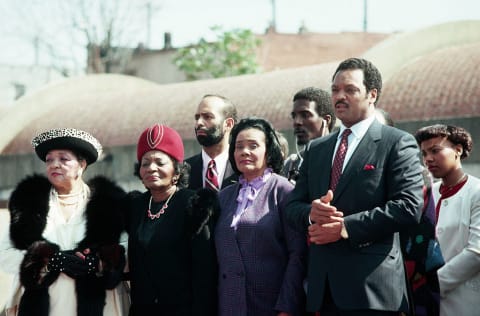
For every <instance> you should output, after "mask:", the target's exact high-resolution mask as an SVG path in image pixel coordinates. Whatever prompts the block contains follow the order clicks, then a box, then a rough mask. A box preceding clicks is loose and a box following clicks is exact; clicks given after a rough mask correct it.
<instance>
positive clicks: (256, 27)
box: [0, 0, 480, 64]
mask: <svg viewBox="0 0 480 316" xmlns="http://www.w3.org/2000/svg"><path fill="white" fill-rule="evenodd" d="M2 1H10V0H2ZM12 1H13V0H12ZM16 1H17V0H15V2H16ZM42 1H43V3H48V1H49V0H42ZM42 1H40V3H42ZM132 1H140V0H132ZM143 1H145V0H143ZM158 1H159V2H160V3H161V4H160V5H157V7H156V9H155V11H154V14H153V18H152V19H151V24H150V25H151V30H152V31H151V36H150V38H148V36H147V34H148V33H147V32H146V31H145V30H146V29H147V28H146V27H144V28H143V30H142V31H138V34H136V36H135V40H137V39H138V40H137V42H143V43H146V44H148V43H149V44H150V47H152V48H161V47H162V46H163V34H164V32H170V33H171V34H172V43H173V46H174V47H180V46H185V45H188V44H192V43H195V42H197V41H198V40H199V39H200V38H201V37H204V38H206V39H212V38H213V33H212V32H211V31H210V30H209V28H210V27H211V26H214V25H220V26H223V29H224V30H229V29H232V28H248V29H251V30H252V31H254V32H255V33H263V32H264V31H265V29H266V28H267V27H268V25H269V23H270V22H271V20H272V11H273V10H272V0H163V1H162V0H158ZM16 3H19V5H23V4H22V2H16ZM23 3H25V2H23ZM367 3H368V9H367V16H368V27H367V29H368V31H369V32H382V33H390V32H397V31H400V32H405V31H411V30H415V29H420V28H423V27H427V26H431V25H435V24H439V23H444V22H448V21H456V20H465V19H470V20H480V0H368V2H367ZM363 8H364V0H276V25H277V31H278V32H283V33H295V32H297V31H298V28H299V27H300V26H301V25H302V24H303V25H305V27H307V29H308V30H309V31H311V32H319V33H322V32H326V33H332V32H342V31H349V32H350V31H353V32H355V31H356V32H359V31H362V30H363V16H364V14H363V12H364V9H363ZM28 9H29V8H25V9H24V10H25V11H24V12H26V13H27V17H28ZM0 15H1V12H0ZM0 18H2V19H3V21H2V23H5V24H7V25H8V23H13V21H9V20H8V17H7V18H5V17H3V16H0ZM45 23H48V19H46V20H45ZM140 23H145V25H147V24H148V23H147V21H146V20H145V21H142V22H140ZM5 24H4V25H5ZM479 31H480V30H479ZM132 44H133V45H135V43H132ZM0 47H1V48H2V49H0V64H29V63H33V61H34V53H33V45H32V44H31V43H25V40H23V42H22V41H21V40H18V39H17V38H16V37H15V33H14V32H13V33H12V32H10V34H8V36H0Z"/></svg>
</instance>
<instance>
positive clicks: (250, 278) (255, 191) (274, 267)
mask: <svg viewBox="0 0 480 316" xmlns="http://www.w3.org/2000/svg"><path fill="white" fill-rule="evenodd" d="M229 160H230V163H231V165H232V167H233V169H234V170H235V172H236V173H237V174H239V175H240V177H239V183H237V184H234V185H230V186H228V187H227V188H225V189H224V190H222V191H221V192H220V193H219V201H220V207H221V213H220V217H219V220H218V222H217V226H216V230H215V246H216V250H217V256H218V263H219V289H218V295H219V297H218V298H219V300H218V304H219V305H218V307H219V316H223V315H225V316H226V315H228V316H232V315H245V316H246V315H262V316H268V315H272V316H287V315H301V314H302V313H303V310H304V305H305V301H304V299H305V298H304V291H303V288H302V281H303V279H304V276H305V255H306V243H305V236H304V235H302V234H299V233H297V232H295V231H293V230H292V229H291V228H290V227H289V226H288V224H287V222H286V221H285V218H284V209H285V204H286V202H287V198H288V195H289V193H290V192H291V191H292V189H293V185H292V184H291V183H290V182H289V181H288V180H287V179H286V178H284V177H282V176H280V175H278V172H280V170H281V168H282V166H283V158H282V153H281V147H280V144H279V142H278V139H277V136H276V134H275V130H274V129H273V127H272V125H271V124H270V123H269V122H268V121H266V120H264V119H260V118H246V119H243V120H241V121H240V122H239V123H238V124H236V125H235V126H234V128H233V129H232V134H231V139H230V147H229Z"/></svg>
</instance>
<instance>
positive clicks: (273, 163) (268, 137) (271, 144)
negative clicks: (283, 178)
mask: <svg viewBox="0 0 480 316" xmlns="http://www.w3.org/2000/svg"><path fill="white" fill-rule="evenodd" d="M249 128H255V129H258V130H260V131H262V132H263V133H264V134H265V147H266V160H267V166H268V167H270V168H272V170H273V172H275V173H280V171H281V170H282V167H283V156H282V149H281V146H280V142H279V141H278V138H277V134H276V132H275V129H274V128H273V126H272V124H271V123H270V122H269V121H267V120H265V119H262V118H258V117H248V118H244V119H242V120H240V122H238V123H237V124H235V126H234V127H233V128H232V133H231V135H230V146H229V148H228V160H229V161H230V164H231V165H232V169H233V170H234V171H235V173H237V174H241V172H240V171H239V170H238V168H237V165H236V163H235V156H234V153H235V142H236V141H237V136H238V134H239V133H240V132H241V131H243V130H245V129H249Z"/></svg>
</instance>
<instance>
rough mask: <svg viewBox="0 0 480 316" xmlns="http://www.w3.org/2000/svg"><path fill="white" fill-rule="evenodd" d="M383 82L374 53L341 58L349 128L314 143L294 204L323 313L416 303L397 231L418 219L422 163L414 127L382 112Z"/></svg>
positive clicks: (341, 107)
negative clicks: (405, 127)
mask: <svg viewBox="0 0 480 316" xmlns="http://www.w3.org/2000/svg"><path fill="white" fill-rule="evenodd" d="M381 88H382V79H381V75H380V73H379V71H378V70H377V68H376V67H375V66H374V65H373V64H372V63H370V62H369V61H366V60H364V59H358V58H351V59H347V60H345V61H343V62H342V63H341V64H340V65H339V66H338V68H337V70H336V71H335V74H334V76H333V81H332V104H333V106H334V110H335V115H336V117H337V118H338V119H339V120H341V122H342V124H341V126H340V130H339V132H336V133H333V134H330V135H328V136H325V137H321V138H317V139H315V140H313V141H312V142H310V144H309V145H308V146H307V149H306V151H305V156H304V162H303V164H302V167H301V168H300V176H299V179H298V181H297V184H296V187H295V189H294V191H293V192H292V194H291V197H290V201H289V203H288V205H287V210H286V216H287V218H288V220H289V221H290V222H291V224H292V225H293V226H294V227H295V228H296V229H298V230H301V231H305V232H308V235H309V238H310V241H311V244H310V251H309V267H308V290H307V291H308V292H307V310H309V311H312V312H314V311H320V314H321V315H322V316H328V315H349V316H352V315H355V316H360V315H362V316H367V315H368V316H374V315H399V314H400V312H405V313H406V312H408V298H407V287H406V284H405V272H404V267H403V262H402V254H401V249H400V241H399V234H398V232H399V231H400V230H403V229H404V228H407V227H410V226H411V225H415V224H416V223H417V222H418V220H419V217H420V210H421V209H422V204H423V199H422V185H423V178H422V174H421V170H422V168H421V164H420V159H419V150H418V147H417V144H416V143H415V139H414V138H413V136H412V135H410V134H408V133H406V132H404V131H401V130H398V129H396V128H393V127H390V126H385V125H382V124H380V123H379V122H378V121H377V120H375V104H376V102H377V101H378V98H379V96H380V93H381ZM345 131H347V132H346V133H345V135H344V132H345ZM342 156H343V157H342Z"/></svg>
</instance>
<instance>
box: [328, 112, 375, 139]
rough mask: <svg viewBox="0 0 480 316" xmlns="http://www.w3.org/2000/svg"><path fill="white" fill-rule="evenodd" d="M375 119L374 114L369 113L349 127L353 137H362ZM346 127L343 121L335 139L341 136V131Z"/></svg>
mask: <svg viewBox="0 0 480 316" xmlns="http://www.w3.org/2000/svg"><path fill="white" fill-rule="evenodd" d="M374 120H375V115H371V116H370V117H367V118H366V119H364V120H363V121H360V122H358V123H356V124H354V125H352V126H351V127H350V130H351V131H352V135H353V136H355V138H363V136H364V135H365V134H366V133H367V130H368V128H369V127H370V125H372V123H373V121H374ZM345 129H347V127H345V125H343V123H341V124H340V132H339V133H338V136H337V139H340V138H342V134H343V131H344V130H345Z"/></svg>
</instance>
